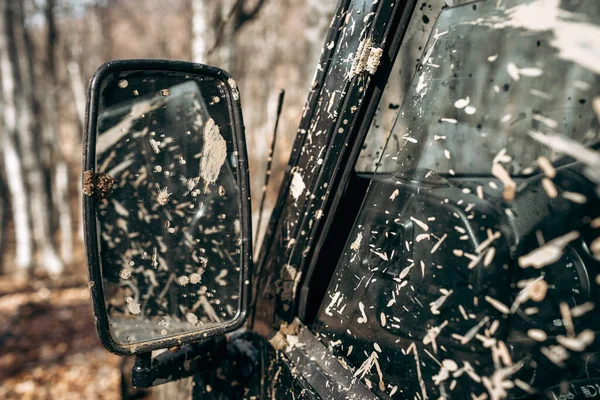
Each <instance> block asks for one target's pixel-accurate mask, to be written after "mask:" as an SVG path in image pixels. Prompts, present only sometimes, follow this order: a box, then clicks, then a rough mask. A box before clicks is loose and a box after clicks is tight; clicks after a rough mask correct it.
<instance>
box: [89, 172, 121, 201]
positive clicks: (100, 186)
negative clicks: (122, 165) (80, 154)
mask: <svg viewBox="0 0 600 400" xmlns="http://www.w3.org/2000/svg"><path fill="white" fill-rule="evenodd" d="M114 184H115V178H113V177H112V176H110V175H108V174H106V173H104V172H99V173H97V174H95V173H94V172H93V171H91V170H89V171H85V172H84V173H83V193H84V194H85V195H86V196H94V197H95V198H96V199H97V200H101V199H106V198H108V197H109V196H110V194H111V192H112V189H113V186H114Z"/></svg>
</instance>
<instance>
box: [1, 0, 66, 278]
mask: <svg viewBox="0 0 600 400" xmlns="http://www.w3.org/2000/svg"><path fill="white" fill-rule="evenodd" d="M13 4H14V3H13ZM6 11H7V12H6V13H5V15H6V20H5V21H6V28H7V29H6V32H7V35H6V37H7V43H8V55H9V57H10V58H9V59H10V63H11V64H12V66H13V68H12V76H13V81H14V98H15V105H16V108H17V113H16V114H17V130H18V133H19V150H20V152H19V156H20V158H21V160H22V162H23V170H24V172H25V178H26V181H27V185H28V189H29V193H30V198H29V212H30V214H31V219H32V227H33V238H34V241H35V244H36V247H37V250H38V251H39V252H40V256H41V260H40V261H41V266H42V267H43V268H44V269H45V270H46V271H47V272H48V273H49V274H50V275H52V276H56V275H58V274H60V273H61V272H62V269H63V263H62V261H61V260H60V258H59V257H58V255H57V254H56V251H55V249H54V245H53V243H52V240H51V235H50V227H49V225H50V223H49V222H50V218H49V213H48V207H47V199H48V195H49V194H48V191H47V188H46V186H45V181H44V176H43V173H42V168H41V165H40V162H39V156H38V155H37V154H36V146H35V143H34V139H35V133H36V132H34V130H33V115H32V107H31V104H30V102H29V101H28V99H27V96H26V93H27V94H32V93H33V88H32V85H33V82H31V80H30V76H29V74H22V73H21V71H20V69H19V53H18V50H17V46H16V29H15V26H14V23H13V22H14V20H15V18H14V17H15V15H14V13H13V10H12V8H11V7H10V6H9V7H7V8H6ZM37 134H38V135H40V134H41V133H40V132H37Z"/></svg>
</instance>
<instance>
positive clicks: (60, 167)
mask: <svg viewBox="0 0 600 400" xmlns="http://www.w3.org/2000/svg"><path fill="white" fill-rule="evenodd" d="M21 1H23V0H21ZM55 5H56V3H55V0H47V1H46V21H47V23H48V37H47V39H48V40H47V42H46V45H47V52H48V55H47V65H48V72H49V79H48V84H49V87H50V90H49V91H48V94H47V95H46V96H45V99H46V102H45V106H46V117H47V119H48V123H47V124H46V132H47V134H46V136H47V138H48V139H49V143H48V144H49V145H51V146H52V150H53V154H52V156H53V159H54V163H53V165H54V168H55V169H54V171H53V185H52V189H53V194H54V199H55V206H56V210H57V212H58V226H59V230H60V255H61V258H62V260H63V261H64V262H65V263H67V264H70V263H71V262H72V261H73V227H72V220H71V208H70V204H69V184H68V183H69V175H68V174H69V170H68V168H67V163H66V162H65V158H64V156H63V154H62V150H61V148H60V147H59V146H58V143H59V135H58V113H57V112H56V110H58V109H59V102H58V96H57V93H58V76H57V73H56V50H57V42H58V31H57V29H56V21H55ZM23 29H25V27H23ZM78 111H79V110H78ZM80 118H81V117H80Z"/></svg>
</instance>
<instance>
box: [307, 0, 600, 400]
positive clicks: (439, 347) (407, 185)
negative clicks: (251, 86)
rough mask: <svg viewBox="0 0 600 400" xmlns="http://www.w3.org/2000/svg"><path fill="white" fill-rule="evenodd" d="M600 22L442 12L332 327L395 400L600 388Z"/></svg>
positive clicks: (589, 11) (374, 185)
mask: <svg viewBox="0 0 600 400" xmlns="http://www.w3.org/2000/svg"><path fill="white" fill-rule="evenodd" d="M599 23H600V3H599V2H597V1H594V0H588V1H578V2H574V1H566V0H563V1H560V0H530V1H523V0H520V1H518V0H503V1H500V2H498V1H487V2H476V3H473V4H468V5H465V6H460V7H456V8H450V9H447V10H444V11H442V12H441V14H440V15H439V17H438V20H437V22H436V24H435V26H434V27H433V29H432V34H431V37H430V38H429V41H428V43H427V45H426V47H425V53H424V56H423V60H422V67H421V69H420V70H419V71H418V73H417V74H416V76H415V78H414V80H413V82H412V84H411V85H410V88H409V90H408V92H407V95H406V97H405V100H404V102H403V105H402V107H401V108H400V110H399V113H398V119H397V121H396V122H395V124H394V128H393V130H392V132H391V134H390V137H389V139H388V141H387V144H386V146H385V149H384V151H383V153H382V155H381V158H380V160H379V167H378V168H377V171H376V173H375V174H374V176H373V178H372V181H371V183H370V187H369V189H368V193H367V196H366V198H365V201H364V203H363V206H362V208H361V211H360V213H359V216H358V218H357V220H356V222H355V225H354V227H353V230H352V232H351V234H350V239H349V240H348V243H347V244H346V248H345V251H344V253H343V256H342V258H341V259H340V261H339V263H338V266H337V269H336V272H335V274H334V277H333V279H332V281H331V283H330V286H329V289H328V292H327V295H326V297H325V299H324V300H323V304H322V306H321V309H320V312H319V316H318V319H317V322H316V324H315V329H316V331H317V332H319V334H320V336H321V337H322V338H323V340H324V341H325V342H326V343H327V344H328V345H329V346H330V347H331V348H332V350H333V351H334V353H335V354H336V355H338V357H339V358H340V359H342V360H343V363H344V364H345V365H347V366H348V368H349V369H351V370H352V371H353V374H354V376H355V377H356V379H359V380H361V381H362V382H363V383H365V384H366V385H367V386H368V387H369V388H371V389H372V390H373V391H374V392H375V393H377V394H378V395H380V396H382V397H387V396H391V397H392V398H399V399H400V398H402V399H404V398H416V399H427V398H429V399H431V398H435V399H437V398H453V399H455V398H457V399H463V398H464V399H471V398H478V399H503V398H521V397H527V396H529V395H531V394H532V393H543V392H546V393H547V394H548V395H554V396H555V398H561V397H560V396H567V397H564V398H574V397H575V396H583V397H585V396H586V394H585V393H587V392H586V390H587V391H588V392H589V388H588V386H589V385H592V387H595V386H593V385H596V384H598V385H600V372H599V371H600V360H599V359H598V356H597V352H598V350H599V349H598V347H599V346H598V343H600V340H597V339H596V337H597V335H598V334H600V318H598V317H599V314H598V310H597V307H596V304H598V301H599V300H600V299H598V297H599V295H600V291H599V290H598V285H599V284H600V261H599V260H600V198H599V195H600V187H599V184H600V172H599V171H600V153H599V151H598V149H599V146H600V123H599V119H600V60H599V59H598V54H599V49H600V39H599V38H600V26H599V25H598V24H599ZM597 332H598V334H597ZM569 396H570V397H569ZM588 397H589V396H588Z"/></svg>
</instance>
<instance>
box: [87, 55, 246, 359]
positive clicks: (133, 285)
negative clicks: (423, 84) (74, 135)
mask: <svg viewBox="0 0 600 400" xmlns="http://www.w3.org/2000/svg"><path fill="white" fill-rule="evenodd" d="M83 170H84V176H83V180H84V187H83V191H84V196H83V213H84V221H85V225H84V231H85V244H86V255H87V263H88V269H89V279H90V281H89V285H90V288H91V294H92V301H93V306H94V313H95V316H96V326H97V331H98V336H99V337H100V340H101V342H102V343H103V344H104V346H105V347H106V348H107V349H108V350H109V351H111V352H114V353H117V354H121V355H125V354H140V353H148V352H150V351H152V350H157V349H162V348H169V347H174V346H181V345H182V344H185V343H188V342H192V341H196V340H199V339H205V338H209V337H212V336H216V335H220V334H223V333H226V332H230V331H233V330H236V329H237V328H239V327H240V326H242V325H243V323H244V322H245V319H246V316H247V313H248V307H249V301H250V287H251V285H250V279H251V276H252V274H251V267H252V266H251V258H250V257H251V249H252V246H251V237H250V232H251V229H250V200H249V199H250V193H249V191H250V189H249V180H248V161H247V157H246V148H245V138H244V126H243V122H242V113H241V105H240V101H239V92H238V89H237V86H236V84H235V81H234V80H233V79H232V78H231V77H230V76H229V75H227V74H226V73H225V72H224V71H222V70H220V69H218V68H215V67H210V66H205V65H200V64H193V63H186V62H176V61H166V60H123V61H113V62H109V63H107V64H104V65H103V66H102V67H100V68H99V69H98V71H97V72H96V74H95V75H94V77H93V78H92V81H91V85H90V88H89V92H88V105H87V131H86V134H85V139H84V154H83Z"/></svg>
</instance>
